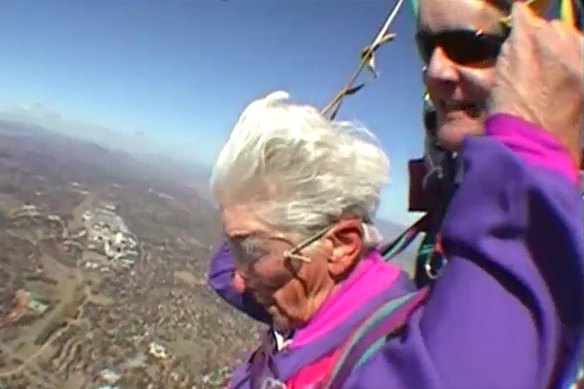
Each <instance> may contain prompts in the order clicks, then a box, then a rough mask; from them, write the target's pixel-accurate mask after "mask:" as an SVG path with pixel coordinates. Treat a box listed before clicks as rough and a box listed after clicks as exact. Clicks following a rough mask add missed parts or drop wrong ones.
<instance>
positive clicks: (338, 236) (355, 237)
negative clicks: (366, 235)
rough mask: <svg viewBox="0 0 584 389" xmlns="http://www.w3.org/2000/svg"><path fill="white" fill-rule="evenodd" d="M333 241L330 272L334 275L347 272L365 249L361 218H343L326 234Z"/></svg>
mask: <svg viewBox="0 0 584 389" xmlns="http://www.w3.org/2000/svg"><path fill="white" fill-rule="evenodd" d="M326 237H327V239H328V240H329V241H330V242H331V243H332V250H331V252H330V255H329V260H328V261H329V263H328V267H329V272H330V273H331V274H332V275H333V276H340V275H343V274H345V273H347V271H348V270H350V269H352V268H353V266H354V265H355V264H356V263H357V261H358V260H359V258H360V256H361V253H362V251H363V246H364V245H363V225H362V222H361V220H360V219H347V220H342V221H340V222H339V223H337V225H335V226H334V227H333V228H331V229H330V231H329V232H328V233H327V235H326Z"/></svg>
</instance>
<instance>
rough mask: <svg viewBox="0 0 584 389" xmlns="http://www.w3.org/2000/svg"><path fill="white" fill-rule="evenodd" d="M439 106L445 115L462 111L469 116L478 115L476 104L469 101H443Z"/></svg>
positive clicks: (478, 109) (478, 110) (478, 108)
mask: <svg viewBox="0 0 584 389" xmlns="http://www.w3.org/2000/svg"><path fill="white" fill-rule="evenodd" d="M440 105H441V106H442V109H443V112H444V113H446V114H449V113H453V112H460V111H464V112H465V113H467V114H469V115H471V116H475V115H478V114H479V113H480V107H479V106H478V105H477V104H476V103H474V102H470V101H461V100H443V101H441V104H440Z"/></svg>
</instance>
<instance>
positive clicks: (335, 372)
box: [324, 287, 430, 389]
mask: <svg viewBox="0 0 584 389" xmlns="http://www.w3.org/2000/svg"><path fill="white" fill-rule="evenodd" d="M429 291H430V289H429V287H426V288H424V289H421V290H418V291H416V292H413V293H409V294H406V295H405V296H402V297H399V298H396V299H393V300H390V301H387V302H386V303H385V304H383V305H382V306H381V307H380V308H379V309H378V310H377V311H375V312H374V313H373V314H372V315H371V316H369V317H368V318H367V319H366V320H365V321H363V322H362V323H361V324H360V325H359V327H358V328H357V329H356V330H355V332H354V333H353V335H352V336H351V337H350V338H349V339H348V340H347V342H346V343H345V344H344V346H343V349H342V352H341V355H340V356H339V357H338V358H337V360H336V363H335V365H334V367H333V369H332V371H331V375H330V377H329V379H328V380H327V383H326V385H325V386H324V387H326V388H327V389H337V388H342V386H343V383H344V382H345V381H346V380H347V378H348V377H349V376H350V375H351V372H352V371H353V370H355V369H357V368H359V367H360V366H361V365H362V364H363V363H365V362H366V361H367V360H368V359H369V357H371V356H372V355H373V354H374V353H375V352H376V351H378V350H379V349H380V348H381V347H382V346H383V345H384V344H385V342H386V341H387V339H388V338H390V337H391V336H392V335H395V334H398V333H399V331H400V329H402V328H404V324H405V323H406V321H407V319H408V317H409V316H410V314H411V312H413V311H415V310H416V309H417V308H418V307H419V306H420V305H421V304H422V303H423V302H424V301H425V300H426V297H427V296H428V293H429Z"/></svg>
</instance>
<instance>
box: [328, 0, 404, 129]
mask: <svg viewBox="0 0 584 389" xmlns="http://www.w3.org/2000/svg"><path fill="white" fill-rule="evenodd" d="M403 2H404V0H397V3H396V4H395V6H394V7H393V8H392V9H391V11H390V12H389V14H388V16H387V18H386V19H385V21H384V23H383V25H382V26H381V28H380V29H379V31H378V32H377V35H376V36H375V38H374V39H373V41H372V42H371V44H370V45H369V46H367V47H365V48H364V49H363V50H362V51H361V60H360V62H359V66H358V67H357V70H355V71H354V72H353V74H352V75H351V77H350V78H349V81H348V82H347V83H346V84H345V85H343V87H342V88H341V89H340V90H339V91H338V92H337V94H336V95H335V96H334V97H333V99H332V100H331V101H330V102H329V103H328V104H327V105H326V106H325V107H324V108H323V109H322V110H321V113H322V114H323V115H324V116H326V117H328V118H329V119H330V120H333V119H334V118H335V117H336V116H337V113H338V111H339V109H340V107H341V104H342V102H343V98H345V97H346V96H351V95H353V94H355V93H357V91H359V90H360V89H361V88H363V87H364V86H365V84H366V83H367V82H369V81H371V80H372V79H375V78H377V76H378V73H377V70H376V69H375V52H376V51H377V49H378V48H379V47H380V46H381V45H383V44H385V43H387V42H389V41H391V40H393V38H395V36H396V35H395V34H392V33H388V31H389V27H390V26H391V24H392V23H393V21H394V20H395V17H396V16H397V13H398V12H399V10H400V9H401V7H402V5H403ZM365 67H367V68H368V69H369V71H370V72H371V74H372V77H371V79H370V80H368V81H365V82H363V83H361V84H358V85H354V84H355V82H356V81H357V78H358V77H359V75H360V74H361V72H362V71H363V68H365Z"/></svg>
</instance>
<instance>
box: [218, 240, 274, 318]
mask: <svg viewBox="0 0 584 389" xmlns="http://www.w3.org/2000/svg"><path fill="white" fill-rule="evenodd" d="M234 275H235V264H234V263H233V260H232V259H231V254H230V253H229V248H228V246H227V242H226V241H224V242H223V243H222V244H221V246H220V247H219V249H218V250H217V251H216V252H215V253H214V254H213V255H212V256H211V264H210V267H209V276H208V280H207V283H208V284H209V286H210V287H211V289H213V290H214V291H215V292H216V293H217V294H218V295H219V296H221V298H222V299H223V300H225V301H226V302H227V303H229V304H230V305H232V306H233V307H235V308H237V309H238V310H240V311H242V312H244V313H246V314H247V315H249V316H251V317H252V318H254V319H255V320H258V321H261V322H264V323H266V324H270V323H271V319H270V316H269V315H268V313H267V312H266V311H265V310H264V309H263V307H262V306H261V305H259V304H258V303H257V302H256V301H255V300H254V298H253V296H251V295H250V294H249V293H245V292H244V293H241V292H239V291H237V290H236V289H235V288H234V287H233V283H232V282H233V277H234Z"/></svg>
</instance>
